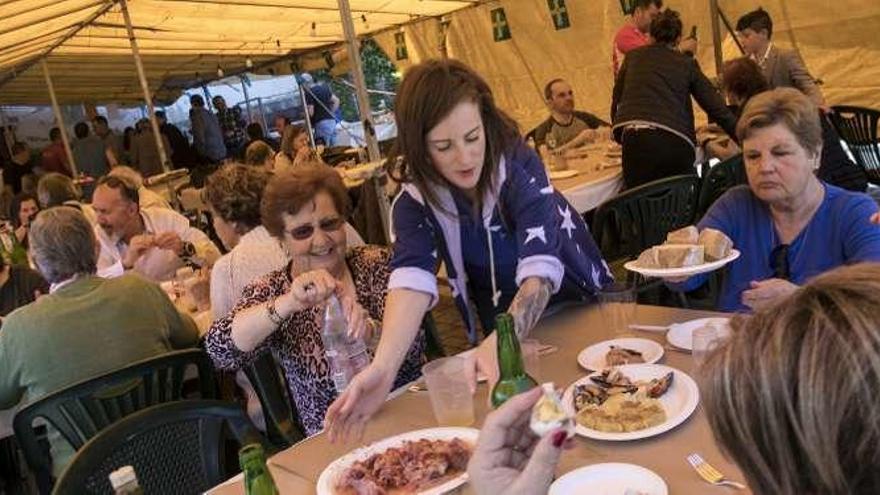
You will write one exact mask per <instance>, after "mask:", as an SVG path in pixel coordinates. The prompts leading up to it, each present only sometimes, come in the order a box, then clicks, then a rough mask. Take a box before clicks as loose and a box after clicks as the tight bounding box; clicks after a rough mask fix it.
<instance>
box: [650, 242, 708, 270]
mask: <svg viewBox="0 0 880 495" xmlns="http://www.w3.org/2000/svg"><path fill="white" fill-rule="evenodd" d="M653 249H654V251H655V254H654V256H655V259H656V260H657V264H658V265H659V266H660V268H682V267H685V266H694V265H702V264H703V262H704V250H703V246H701V245H699V244H663V245H662V246H654V248H653Z"/></svg>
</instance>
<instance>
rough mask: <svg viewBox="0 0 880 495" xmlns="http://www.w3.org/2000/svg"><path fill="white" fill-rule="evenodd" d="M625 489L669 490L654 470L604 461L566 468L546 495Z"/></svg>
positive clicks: (609, 493)
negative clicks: (566, 471)
mask: <svg viewBox="0 0 880 495" xmlns="http://www.w3.org/2000/svg"><path fill="white" fill-rule="evenodd" d="M627 490H634V491H636V492H637V493H645V494H647V495H667V494H668V493H669V489H668V488H667V487H666V482H665V481H663V478H661V477H660V476H659V475H658V474H657V473H655V472H654V471H651V470H650V469H647V468H643V467H642V466H637V465H635V464H624V463H620V462H607V463H603V464H593V465H591V466H584V467H582V468H578V469H575V470H574V471H569V472H568V473H566V474H565V475H564V476H562V477H561V478H559V479H558V480H556V481H554V482H553V484H552V485H550V491H549V492H548V495H583V494H584V493H589V494H590V495H624V494H625V493H626V491H627Z"/></svg>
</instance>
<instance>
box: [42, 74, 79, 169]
mask: <svg viewBox="0 0 880 495" xmlns="http://www.w3.org/2000/svg"><path fill="white" fill-rule="evenodd" d="M40 63H41V64H42V66H43V78H44V79H46V87H47V88H49V99H50V100H51V101H52V112H53V113H54V114H55V125H57V126H58V129H59V130H60V131H61V142H62V143H64V153H65V154H66V155H67V163H69V164H70V172H71V173H72V174H73V177H74V178H76V177H77V176H78V175H79V171H78V170H77V168H76V162H75V161H74V160H73V152H72V151H71V150H70V138H69V137H68V136H67V128H66V127H65V126H64V116H63V115H62V114H61V107H60V106H58V98H57V97H56V96H55V85H54V84H52V75H51V74H50V73H49V66H48V65H47V64H46V59H45V58H44V59H43V60H41V61H40Z"/></svg>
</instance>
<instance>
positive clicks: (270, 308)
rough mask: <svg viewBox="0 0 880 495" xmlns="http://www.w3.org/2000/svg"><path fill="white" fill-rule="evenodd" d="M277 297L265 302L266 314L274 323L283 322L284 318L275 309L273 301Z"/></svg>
mask: <svg viewBox="0 0 880 495" xmlns="http://www.w3.org/2000/svg"><path fill="white" fill-rule="evenodd" d="M277 300H278V298H277V297H276V298H275V299H270V300H269V302H268V303H266V316H268V317H269V319H270V320H271V321H272V323H274V324H275V325H280V324H281V323H283V322H284V318H283V317H282V316H281V315H279V314H278V311H276V310H275V301H277Z"/></svg>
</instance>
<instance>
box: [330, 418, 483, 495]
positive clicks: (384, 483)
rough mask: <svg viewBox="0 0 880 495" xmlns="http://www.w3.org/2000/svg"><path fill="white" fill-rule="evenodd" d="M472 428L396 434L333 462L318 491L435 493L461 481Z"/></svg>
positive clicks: (399, 494) (356, 494) (349, 494)
mask: <svg viewBox="0 0 880 495" xmlns="http://www.w3.org/2000/svg"><path fill="white" fill-rule="evenodd" d="M479 433H480V432H479V430H476V429H474V428H453V427H441V428H429V429H425V430H416V431H411V432H408V433H403V434H401V435H396V436H393V437H390V438H386V439H384V440H380V441H378V442H375V443H372V444H370V445H367V446H364V447H361V448H359V449H356V450H354V451H352V452H349V453H348V454H346V455H344V456H342V457H340V458H339V459H337V460H335V461H333V462H332V463H331V464H330V465H329V466H327V467H326V468H325V469H324V471H323V472H322V473H321V476H320V478H318V487H317V488H318V495H361V494H373V493H385V494H388V495H410V494H419V495H440V494H442V493H447V492H448V491H450V490H453V489H455V488H456V487H459V486H461V485H463V484H464V483H466V482H467V463H468V461H469V460H470V457H471V453H472V452H473V450H474V446H475V445H476V443H477V437H478V436H479Z"/></svg>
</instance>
